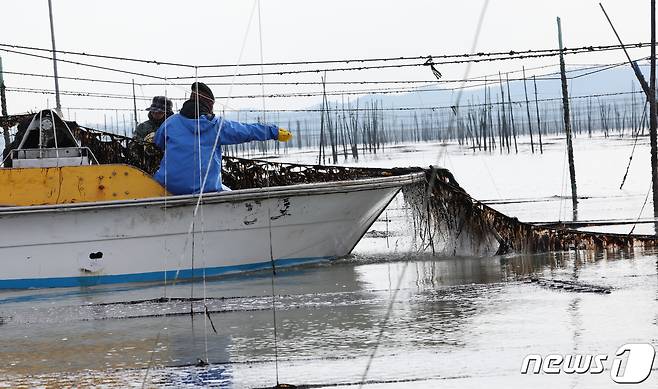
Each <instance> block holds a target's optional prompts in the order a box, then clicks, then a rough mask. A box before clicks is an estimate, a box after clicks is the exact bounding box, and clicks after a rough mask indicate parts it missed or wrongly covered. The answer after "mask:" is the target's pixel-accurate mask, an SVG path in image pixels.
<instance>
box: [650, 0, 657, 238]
mask: <svg viewBox="0 0 658 389" xmlns="http://www.w3.org/2000/svg"><path fill="white" fill-rule="evenodd" d="M649 78H650V80H649V89H650V93H649V138H650V140H651V184H652V189H653V216H654V218H658V146H657V136H656V127H657V124H658V121H657V120H656V0H651V75H650V77H649ZM655 232H656V235H658V222H656V224H655Z"/></svg>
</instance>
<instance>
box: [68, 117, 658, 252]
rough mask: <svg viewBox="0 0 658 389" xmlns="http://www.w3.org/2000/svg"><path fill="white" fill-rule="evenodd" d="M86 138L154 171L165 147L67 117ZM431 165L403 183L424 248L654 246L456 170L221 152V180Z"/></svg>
mask: <svg viewBox="0 0 658 389" xmlns="http://www.w3.org/2000/svg"><path fill="white" fill-rule="evenodd" d="M67 124H69V126H70V128H71V130H72V131H73V133H74V135H75V136H76V138H77V139H79V141H80V143H81V146H83V147H88V148H89V149H90V150H91V151H92V153H93V154H94V156H95V158H96V159H97V160H98V162H99V163H125V164H129V165H132V166H135V167H137V168H140V169H142V170H143V171H145V172H147V173H149V174H153V173H154V172H155V171H156V170H157V168H158V166H159V163H160V160H161V158H162V152H161V151H160V150H159V149H158V148H157V147H155V146H154V145H153V144H150V143H144V142H139V141H135V140H133V139H131V138H127V137H124V136H121V135H117V134H112V133H107V132H103V131H98V130H93V129H89V128H84V127H81V126H78V125H77V124H76V123H75V122H67ZM417 172H425V176H426V180H424V181H422V182H417V183H416V184H410V185H407V186H406V187H404V188H403V189H402V191H403V195H404V199H405V202H406V204H407V207H408V209H409V210H410V219H411V221H412V223H413V227H414V231H415V234H414V235H415V238H416V239H417V243H420V244H421V248H422V249H426V250H431V251H432V252H434V253H438V254H443V255H476V256H488V255H501V254H507V253H512V252H514V253H538V252H549V251H563V250H570V249H584V250H611V249H612V250H617V249H629V248H633V247H642V248H649V247H656V246H658V237H656V236H653V235H625V234H613V233H596V232H585V231H578V230H574V229H568V228H561V227H550V226H539V225H534V224H530V223H524V222H521V221H519V220H518V219H517V218H513V217H509V216H507V215H504V214H503V213H501V212H499V211H497V210H495V209H493V208H491V207H489V206H487V205H486V204H483V203H481V202H479V201H477V200H476V199H473V198H472V197H471V196H470V195H469V194H468V193H467V192H466V191H465V190H464V189H463V188H462V187H461V186H459V184H458V182H457V181H456V180H455V178H454V177H453V175H452V174H451V173H450V171H448V170H446V169H440V168H435V167H430V168H429V169H423V168H419V167H411V168H393V169H381V168H359V167H340V166H324V165H300V164H291V163H279V162H270V161H263V160H249V159H243V158H237V157H223V167H222V180H223V182H224V183H225V184H226V185H228V186H229V187H231V188H233V189H247V188H259V187H267V186H285V185H294V184H300V183H315V182H331V181H345V180H354V179H360V178H372V177H386V176H399V175H403V174H409V173H417Z"/></svg>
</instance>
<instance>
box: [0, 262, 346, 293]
mask: <svg viewBox="0 0 658 389" xmlns="http://www.w3.org/2000/svg"><path fill="white" fill-rule="evenodd" d="M332 258H333V257H313V258H289V259H277V260H275V261H274V262H275V265H276V266H277V267H287V266H295V265H301V264H310V263H316V262H321V261H326V260H329V259H332ZM271 268H272V262H271V261H269V260H267V261H264V262H257V263H248V264H244V265H234V266H220V267H207V268H195V269H194V270H192V269H181V270H168V271H167V272H166V273H167V278H166V279H167V280H173V279H174V278H175V277H176V273H178V278H177V279H178V280H189V279H192V278H201V277H203V274H204V271H205V275H206V277H213V276H218V275H223V274H231V273H240V272H247V271H255V270H265V269H271ZM164 280H165V272H164V271H155V272H147V273H132V274H108V275H106V274H102V275H87V276H80V277H53V278H22V279H14V280H0V289H30V288H68V287H75V286H94V285H102V284H123V283H129V282H161V281H164Z"/></svg>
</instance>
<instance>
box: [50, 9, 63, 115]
mask: <svg viewBox="0 0 658 389" xmlns="http://www.w3.org/2000/svg"><path fill="white" fill-rule="evenodd" d="M48 15H49V16H50V39H51V41H52V45H53V73H54V76H55V103H56V105H57V106H56V107H55V110H56V111H57V114H58V115H59V116H62V104H61V102H60V100H59V78H58V77H57V49H56V48H55V25H54V24H53V5H52V1H51V0H48Z"/></svg>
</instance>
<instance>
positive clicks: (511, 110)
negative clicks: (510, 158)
mask: <svg viewBox="0 0 658 389" xmlns="http://www.w3.org/2000/svg"><path fill="white" fill-rule="evenodd" d="M505 79H506V80H507V101H508V102H509V117H510V123H511V124H512V136H513V137H514V152H515V153H516V154H518V153H519V146H518V145H517V144H516V126H515V125H514V108H513V107H512V94H511V92H510V89H509V73H505Z"/></svg>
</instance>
